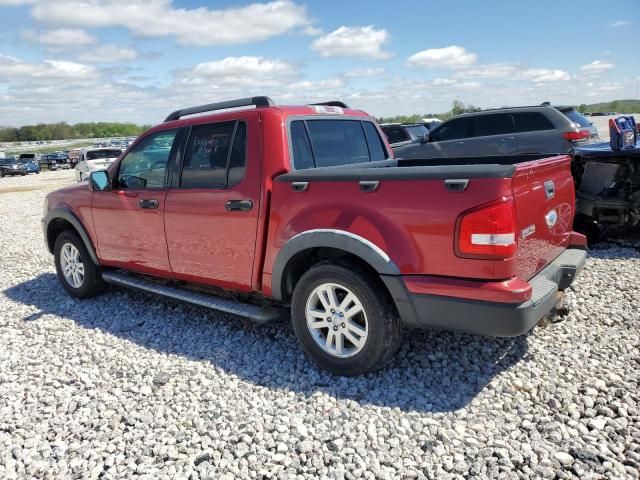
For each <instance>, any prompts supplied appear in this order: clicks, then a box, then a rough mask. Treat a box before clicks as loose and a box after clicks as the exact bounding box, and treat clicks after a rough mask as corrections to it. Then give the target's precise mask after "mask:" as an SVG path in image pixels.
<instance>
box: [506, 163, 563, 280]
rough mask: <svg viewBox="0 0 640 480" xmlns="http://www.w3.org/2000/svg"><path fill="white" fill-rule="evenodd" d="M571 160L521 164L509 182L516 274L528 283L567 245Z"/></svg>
mask: <svg viewBox="0 0 640 480" xmlns="http://www.w3.org/2000/svg"><path fill="white" fill-rule="evenodd" d="M570 167H571V157H570V156H569V155H559V156H556V157H550V158H545V159H541V160H534V161H531V162H526V163H521V164H519V165H518V166H517V169H516V172H515V174H514V176H513V179H512V186H513V195H514V197H515V201H516V215H517V224H518V230H517V235H518V253H517V257H516V272H515V273H516V275H517V276H518V277H520V278H521V279H523V280H528V279H530V278H531V277H533V276H534V275H535V274H536V273H538V272H539V271H540V270H542V269H543V268H544V267H545V266H546V265H548V264H549V263H550V262H552V261H553V260H554V259H555V258H556V257H557V256H558V255H560V254H561V253H562V252H563V250H565V248H566V246H567V245H568V243H569V239H570V235H571V230H572V225H573V216H574V209H575V192H574V186H573V178H572V177H571V168H570Z"/></svg>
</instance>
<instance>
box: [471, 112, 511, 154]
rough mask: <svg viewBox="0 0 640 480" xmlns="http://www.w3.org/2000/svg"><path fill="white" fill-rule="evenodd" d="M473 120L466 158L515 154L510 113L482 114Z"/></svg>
mask: <svg viewBox="0 0 640 480" xmlns="http://www.w3.org/2000/svg"><path fill="white" fill-rule="evenodd" d="M474 118H475V123H474V126H473V133H472V138H469V139H468V140H467V150H466V153H467V155H468V156H486V155H512V154H514V153H516V150H517V144H516V139H515V135H514V134H515V125H514V124H513V116H512V115H511V114H510V113H486V114H484V113H483V114H481V115H476V116H475V117H474Z"/></svg>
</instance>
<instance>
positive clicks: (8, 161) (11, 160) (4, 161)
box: [0, 157, 16, 165]
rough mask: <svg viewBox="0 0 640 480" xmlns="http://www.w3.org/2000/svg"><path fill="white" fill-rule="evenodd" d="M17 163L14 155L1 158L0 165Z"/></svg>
mask: <svg viewBox="0 0 640 480" xmlns="http://www.w3.org/2000/svg"><path fill="white" fill-rule="evenodd" d="M14 163H16V159H15V158H13V157H7V158H3V159H1V160H0V165H12V164H14Z"/></svg>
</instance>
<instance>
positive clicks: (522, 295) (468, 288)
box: [403, 276, 532, 304]
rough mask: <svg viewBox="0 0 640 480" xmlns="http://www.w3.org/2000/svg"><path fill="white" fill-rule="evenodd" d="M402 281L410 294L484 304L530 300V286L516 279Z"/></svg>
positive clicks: (408, 278)
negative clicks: (483, 302)
mask: <svg viewBox="0 0 640 480" xmlns="http://www.w3.org/2000/svg"><path fill="white" fill-rule="evenodd" d="M403 280H404V283H405V285H406V287H407V290H409V291H410V292H411V293H417V294H429V295H441V296H445V297H457V298H464V299H467V300H482V301H485V302H499V303H515V304H520V303H524V302H526V301H528V300H531V294H532V288H531V285H529V284H528V283H527V282H525V281H524V280H522V279H520V278H518V277H514V278H511V279H509V280H502V281H486V282H483V281H477V280H461V279H457V278H446V277H430V276H406V277H404V279H403Z"/></svg>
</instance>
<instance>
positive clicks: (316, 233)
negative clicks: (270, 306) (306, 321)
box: [271, 229, 401, 300]
mask: <svg viewBox="0 0 640 480" xmlns="http://www.w3.org/2000/svg"><path fill="white" fill-rule="evenodd" d="M320 247H328V248H335V249H338V250H344V251H345V252H349V253H351V254H353V255H355V256H357V257H359V258H361V259H362V260H364V261H365V262H367V263H368V264H369V265H371V267H372V268H373V269H374V270H375V271H376V272H378V273H379V274H380V275H400V274H401V273H400V270H399V269H398V267H397V266H396V264H395V263H393V261H392V260H391V258H390V257H389V255H387V253H386V252H385V251H384V250H382V249H381V248H380V247H378V246H377V245H376V244H374V243H373V242H371V241H369V240H367V239H366V238H364V237H361V236H360V235H356V234H355V233H351V232H346V231H344V230H335V229H316V230H307V231H306V232H301V233H299V234H297V235H295V236H293V237H292V238H290V239H289V240H288V241H287V243H285V244H284V246H283V247H282V248H281V249H280V251H279V252H278V255H277V257H276V260H275V262H274V264H273V269H272V273H271V290H272V295H273V297H274V298H275V299H277V300H282V299H283V291H282V280H283V276H284V272H285V269H286V267H287V265H288V263H289V261H290V260H291V259H292V258H293V257H294V256H295V255H297V254H298V253H300V252H302V251H303V250H307V249H310V248H320Z"/></svg>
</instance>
